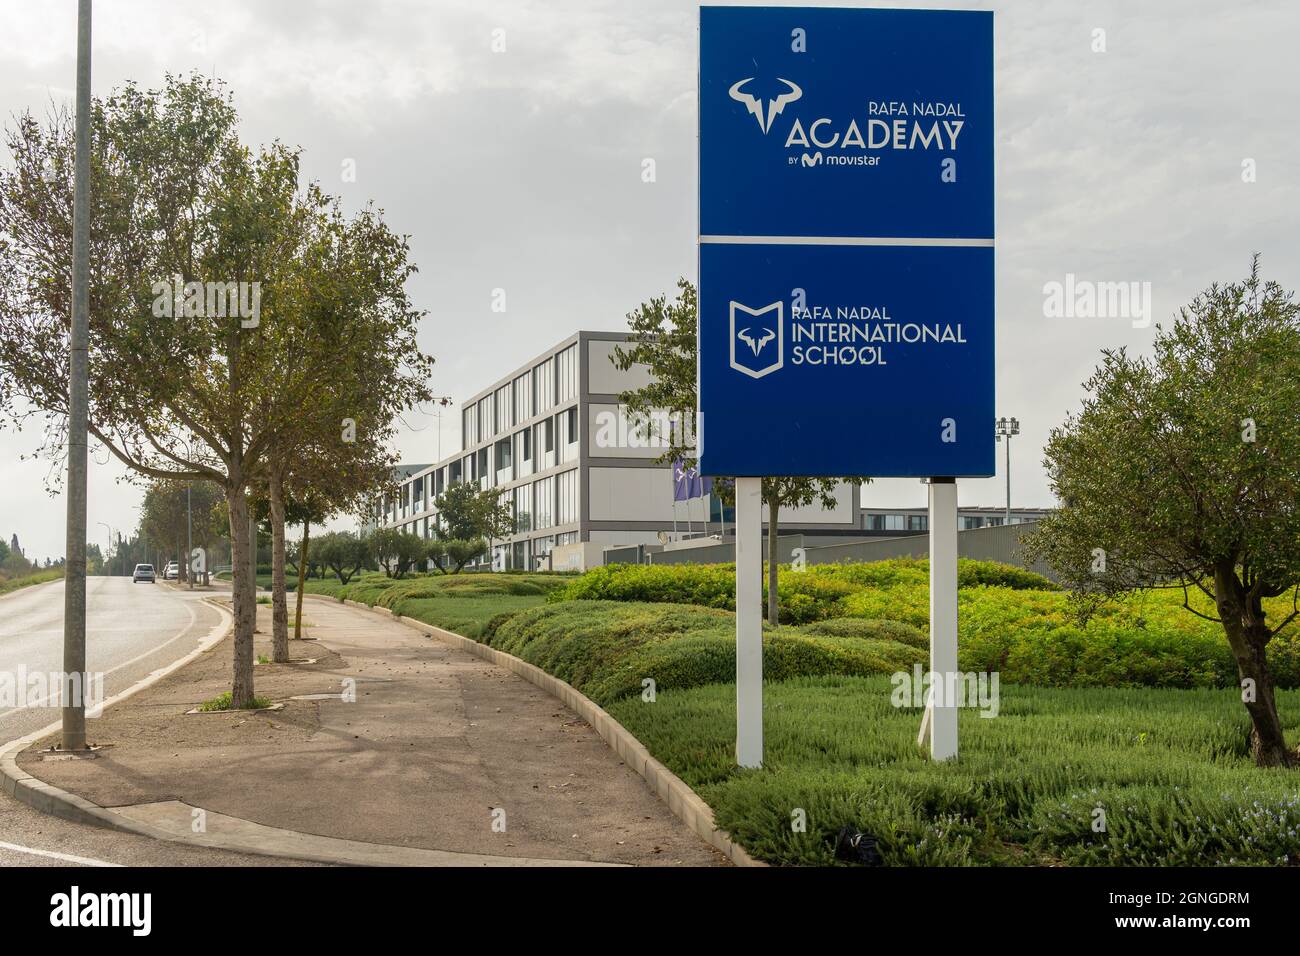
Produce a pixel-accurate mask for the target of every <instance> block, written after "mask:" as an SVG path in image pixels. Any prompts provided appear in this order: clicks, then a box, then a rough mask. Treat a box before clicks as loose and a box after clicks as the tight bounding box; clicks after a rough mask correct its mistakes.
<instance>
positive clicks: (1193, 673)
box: [548, 559, 1300, 688]
mask: <svg viewBox="0 0 1300 956" xmlns="http://www.w3.org/2000/svg"><path fill="white" fill-rule="evenodd" d="M928 575H929V564H928V562H926V561H924V560H911V559H901V560H893V561H876V562H870V563H858V564H842V565H815V566H813V567H812V568H809V569H808V570H807V571H804V572H793V571H791V570H790V569H788V568H783V569H782V571H781V575H780V579H779V585H778V586H779V592H780V593H779V597H780V605H781V621H782V623H783V624H784V623H790V624H798V625H803V626H804V627H805V628H806V630H807V632H808V633H820V634H826V635H832V636H837V635H838V636H855V637H860V638H868V639H871V638H885V639H890V640H896V641H901V642H902V643H906V644H911V645H912V646H914V647H917V648H921V649H925V648H927V647H928V642H927V639H926V637H925V633H926V632H927V631H928V630H929V619H930V597H929V578H928ZM734 577H735V570H734V566H732V565H612V566H607V567H602V568H595V569H593V570H591V571H588V572H587V573H586V574H584V575H583V576H582V577H580V578H577V579H576V580H574V581H572V582H571V583H570V584H568V585H567V586H566V587H563V588H558V589H556V590H555V591H553V592H552V593H551V595H550V596H549V598H548V600H552V601H560V600H594V599H601V600H617V601H673V602H677V603H688V604H696V605H701V606H704V607H717V608H732V607H734V603H735V598H734V595H735V588H734ZM958 578H959V584H960V590H959V594H958V600H959V604H960V614H959V623H958V627H959V635H958V653H959V657H958V660H959V663H960V665H961V667H962V669H963V670H967V671H996V672H998V673H999V674H1000V675H1001V679H1002V680H1005V681H1012V682H1016V683H1026V684H1037V685H1041V686H1047V687H1069V686H1073V687H1182V688H1191V687H1230V686H1233V685H1235V684H1236V682H1237V668H1236V663H1235V661H1234V660H1233V657H1232V653H1231V651H1230V650H1229V648H1228V644H1227V640H1226V639H1225V637H1224V635H1223V630H1222V628H1221V627H1220V626H1219V625H1218V624H1217V623H1214V622H1212V621H1207V620H1204V619H1203V618H1199V617H1197V616H1196V615H1194V614H1192V613H1191V612H1189V611H1188V610H1187V609H1185V608H1184V607H1183V606H1182V604H1183V600H1184V595H1183V593H1182V591H1180V590H1154V591H1140V592H1135V593H1134V594H1133V595H1131V596H1129V597H1128V598H1126V599H1124V600H1121V601H1118V602H1115V603H1113V604H1108V605H1105V606H1103V607H1101V608H1099V609H1097V610H1095V611H1094V612H1093V614H1092V615H1091V617H1089V618H1088V619H1087V620H1080V618H1079V616H1078V614H1077V609H1076V607H1075V606H1073V605H1072V604H1071V598H1070V595H1069V594H1067V593H1066V592H1064V591H1061V590H1058V589H1057V588H1056V587H1055V585H1053V584H1052V583H1051V582H1050V581H1047V580H1046V579H1045V578H1042V577H1041V576H1039V575H1037V574H1034V573H1032V572H1030V571H1025V570H1023V569H1020V568H1014V567H1009V566H1007V565H1001V564H997V563H995V562H989V561H969V560H962V561H960V562H959V563H958ZM1189 600H1190V601H1191V604H1192V607H1194V608H1195V609H1196V610H1198V611H1201V612H1202V613H1212V611H1213V607H1212V606H1211V604H1210V602H1209V601H1208V599H1207V598H1205V597H1204V595H1200V594H1196V593H1194V594H1192V595H1191V596H1190V598H1189ZM1266 610H1267V611H1268V613H1269V618H1270V620H1274V621H1276V620H1281V619H1282V618H1283V617H1285V615H1286V614H1287V613H1289V611H1290V605H1289V599H1282V598H1278V599H1273V600H1271V601H1269V602H1266ZM858 619H865V620H866V621H867V622H868V623H866V624H864V625H860V624H856V623H851V622H853V621H855V620H858ZM883 622H891V626H898V627H901V628H905V629H906V630H905V631H901V632H899V633H897V634H884V633H881V630H880V629H881V628H882V627H884V626H886V625H885V624H884V623H883ZM1268 656H1269V663H1270V666H1271V667H1272V669H1273V673H1274V678H1275V680H1276V681H1277V683H1278V685H1279V686H1280V687H1284V688H1290V687H1300V626H1297V625H1295V624H1293V625H1291V626H1290V627H1288V628H1287V629H1286V630H1284V631H1283V632H1282V633H1281V634H1279V635H1278V636H1277V637H1275V638H1274V639H1273V641H1272V642H1271V643H1270V645H1269V649H1268Z"/></svg>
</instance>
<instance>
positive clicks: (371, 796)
mask: <svg viewBox="0 0 1300 956" xmlns="http://www.w3.org/2000/svg"><path fill="white" fill-rule="evenodd" d="M269 612H270V609H269V608H268V607H265V606H262V607H260V608H259V614H258V627H259V630H260V632H261V633H259V634H258V635H257V647H256V653H257V654H259V655H263V654H265V655H267V656H268V657H269V655H270V652H271V651H270V630H271V623H270V613H269ZM303 616H304V622H305V623H306V624H308V625H311V626H309V627H305V628H304V635H307V636H310V637H311V638H314V639H313V640H304V641H297V642H292V643H291V648H290V656H291V657H292V658H293V659H294V660H295V661H296V663H291V664H288V665H259V666H258V667H257V668H256V672H255V673H256V683H257V693H258V695H259V696H265V697H268V698H270V699H271V700H273V701H275V702H277V703H283V709H282V710H276V711H269V712H252V713H250V712H233V713H220V714H196V715H187V714H186V711H188V710H191V709H193V708H194V707H196V706H197V705H198V704H199V703H201V702H202V701H204V700H207V699H210V698H212V697H215V696H217V695H218V694H220V693H222V692H223V691H225V690H227V689H229V672H230V639H229V638H227V639H226V640H225V641H223V642H221V643H220V644H218V645H217V646H216V647H215V648H213V650H212V651H210V652H208V653H207V654H204V655H203V656H202V657H200V658H199V659H198V660H196V661H194V662H193V663H191V664H189V665H187V666H186V667H184V668H183V669H181V670H180V671H178V672H177V673H176V674H173V675H171V676H170V677H168V678H166V679H164V680H162V681H160V682H159V683H158V684H157V685H155V686H153V687H151V688H148V689H146V690H144V691H142V692H141V693H139V694H138V695H136V696H135V697H134V698H131V699H129V700H127V701H124V702H122V703H121V704H118V705H116V706H114V707H111V708H109V709H108V710H107V711H106V712H105V715H104V717H102V718H100V719H98V720H93V721H91V722H90V737H91V740H92V741H93V742H95V743H105V744H109V745H110V746H108V747H107V748H106V749H105V750H104V751H103V752H102V755H101V756H100V757H98V758H97V759H94V760H57V759H56V760H42V759H41V758H40V756H39V754H37V753H35V751H36V750H37V749H39V748H40V747H44V746H47V745H48V744H49V743H50V742H51V741H42V742H41V743H40V744H38V745H37V746H36V747H34V748H32V749H31V750H28V751H26V752H25V753H24V754H23V755H22V756H20V758H19V760H18V763H19V766H20V767H21V768H22V769H23V770H25V771H27V772H28V773H30V774H32V775H33V776H35V777H38V778H40V779H42V780H44V781H46V782H47V783H50V784H52V785H54V786H56V787H60V788H62V789H64V790H67V791H70V792H72V793H75V794H79V795H81V796H83V797H85V798H87V799H89V800H91V801H92V802H94V803H96V804H99V805H100V806H104V807H126V806H132V807H135V809H134V810H132V811H128V812H130V813H132V814H134V816H135V818H137V819H147V818H148V817H149V815H150V814H151V813H153V812H155V811H153V810H151V809H149V808H147V807H142V806H139V805H150V806H157V807H159V808H160V809H159V810H158V811H157V812H159V813H161V812H163V808H170V809H167V811H166V812H168V813H170V814H171V815H172V816H175V815H176V811H177V802H178V801H179V802H180V803H183V804H186V805H188V806H189V807H196V808H202V809H203V810H205V811H208V812H209V814H210V815H211V816H212V818H213V820H214V821H218V820H226V821H227V825H228V826H231V827H233V826H234V824H230V823H229V820H227V818H234V820H235V821H236V822H237V823H242V821H250V822H251V823H253V824H260V825H261V826H262V827H271V828H279V829H281V830H288V831H297V833H305V834H316V835H319V836H322V837H328V838H330V839H332V840H336V841H353V842H355V843H358V844H384V845H391V846H393V847H404V848H410V849H412V850H416V849H422V850H436V851H449V852H450V853H459V854H475V855H478V856H479V857H482V858H490V857H491V858H497V857H518V858H524V859H531V860H555V861H575V862H576V861H589V862H604V863H624V864H635V865H645V864H652V865H653V864H659V865H672V864H679V865H680V864H687V865H719V864H722V863H724V862H725V860H724V859H723V858H722V856H721V855H720V854H718V853H716V852H715V851H714V850H713V849H712V848H710V847H709V846H707V845H706V844H705V843H704V842H703V841H702V840H700V839H699V838H698V837H697V836H696V835H695V834H694V833H692V832H691V831H690V830H689V829H688V828H687V827H686V826H685V825H684V824H682V823H681V822H680V821H679V820H678V819H677V818H676V817H675V816H674V815H673V814H672V813H671V812H670V811H669V810H668V808H667V807H666V806H664V804H663V803H662V802H661V801H660V800H659V799H658V798H657V797H656V796H655V795H654V794H653V793H652V792H651V791H650V789H649V788H648V787H647V786H646V784H645V782H644V781H643V780H642V779H641V777H640V776H638V775H637V774H636V773H635V772H633V771H632V770H631V769H630V768H628V767H626V766H624V765H623V763H622V761H620V759H619V758H618V757H617V756H616V755H615V754H614V753H613V751H611V750H610V749H609V747H608V746H607V745H606V744H605V742H604V741H603V740H601V739H600V737H599V736H597V734H596V733H595V732H594V731H593V730H592V729H591V728H590V727H589V726H588V725H587V724H586V723H585V722H583V721H582V720H580V719H579V718H578V717H577V716H576V715H574V714H573V713H572V712H571V711H569V710H568V709H567V708H565V707H564V706H563V705H562V704H560V703H559V702H558V701H557V700H555V699H554V698H552V697H550V696H549V695H547V694H545V693H544V692H542V691H541V690H539V689H538V688H536V687H534V686H533V685H532V684H529V683H527V682H526V681H523V680H521V679H520V678H518V677H516V676H514V675H513V674H511V673H509V672H508V671H506V670H504V669H502V668H500V667H497V666H495V665H493V664H490V663H488V662H486V661H483V660H480V659H479V658H477V657H474V656H473V655H470V654H467V653H464V652H463V651H459V650H455V649H453V648H450V647H448V646H447V645H445V644H443V643H441V642H440V641H436V640H432V639H430V638H427V637H424V636H422V635H421V634H419V633H418V632H416V631H414V630H412V629H411V628H409V627H406V626H404V625H402V624H399V623H397V622H395V621H394V622H390V621H386V620H384V619H383V618H382V617H380V616H378V615H375V614H372V613H369V612H366V611H361V610H357V609H354V608H350V607H346V606H344V605H342V604H338V603H336V602H333V601H323V600H312V601H309V602H307V604H306V606H305V608H304V615H303ZM351 688H355V701H354V702H351V701H349V700H347V699H344V698H343V697H341V696H340V695H344V696H345V697H346V696H349V694H348V691H349V690H350V689H351ZM294 698H306V699H294ZM187 812H188V811H187ZM172 826H173V829H174V821H173V825H172ZM503 826H504V831H502V827H503ZM241 832H250V833H256V832H265V831H257V830H255V829H253V830H250V829H249V828H247V827H244V829H243V831H241ZM393 855H394V856H395V857H396V856H401V855H402V854H398V853H396V852H394V854H393ZM414 856H415V858H416V859H429V860H433V859H437V857H434V856H430V855H421V854H415V855H414ZM377 857H378V858H379V859H382V858H383V853H382V851H380V852H379V853H378V854H377ZM394 862H397V860H396V859H394ZM449 862H453V861H452V860H450V859H449ZM465 862H467V863H469V864H470V865H473V864H474V862H475V861H474V859H473V858H466V861H465Z"/></svg>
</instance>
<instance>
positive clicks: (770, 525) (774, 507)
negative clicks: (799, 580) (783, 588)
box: [767, 496, 781, 627]
mask: <svg viewBox="0 0 1300 956" xmlns="http://www.w3.org/2000/svg"><path fill="white" fill-rule="evenodd" d="M780 508H781V505H780V502H778V501H777V500H776V498H775V496H774V497H773V498H772V500H771V501H769V502H768V503H767V623H769V624H771V625H772V626H773V627H776V625H777V620H778V617H779V615H778V613H777V612H778V608H777V600H776V518H777V514H778V512H779V511H780Z"/></svg>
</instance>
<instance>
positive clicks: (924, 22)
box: [700, 7, 994, 241]
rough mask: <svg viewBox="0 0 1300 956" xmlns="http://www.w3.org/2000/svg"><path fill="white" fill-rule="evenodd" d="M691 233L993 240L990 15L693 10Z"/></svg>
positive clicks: (797, 9) (792, 9) (705, 235)
mask: <svg viewBox="0 0 1300 956" xmlns="http://www.w3.org/2000/svg"><path fill="white" fill-rule="evenodd" d="M700 234H701V237H702V238H704V239H705V241H707V239H708V237H711V236H742V237H747V236H755V237H757V236H765V237H774V236H800V237H868V238H886V239H888V238H913V239H915V238H946V239H992V238H993V235H994V232H993V15H992V14H991V13H989V12H987V11H946V10H863V9H834V10H832V9H813V8H800V7H760V8H754V7H702V8H701V10H700Z"/></svg>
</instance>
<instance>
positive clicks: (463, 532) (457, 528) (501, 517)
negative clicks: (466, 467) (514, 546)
mask: <svg viewBox="0 0 1300 956" xmlns="http://www.w3.org/2000/svg"><path fill="white" fill-rule="evenodd" d="M503 494H504V490H503V489H501V488H485V489H479V488H478V487H476V486H475V485H472V484H470V483H468V482H462V483H460V484H458V485H452V486H451V487H450V488H448V489H447V490H446V491H444V492H443V493H442V494H441V495H439V496H438V499H437V500H436V501H435V502H434V507H435V508H436V509H437V510H438V520H439V527H438V533H439V537H441V538H443V539H444V540H448V541H470V540H473V539H475V538H487V539H489V540H491V539H492V538H504V537H506V536H507V535H509V534H511V533H512V532H513V531H514V516H513V515H512V514H511V513H510V505H509V504H507V503H503V502H502V500H501V498H502V496H503Z"/></svg>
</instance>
